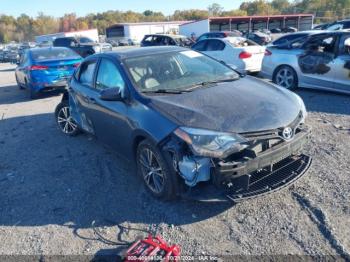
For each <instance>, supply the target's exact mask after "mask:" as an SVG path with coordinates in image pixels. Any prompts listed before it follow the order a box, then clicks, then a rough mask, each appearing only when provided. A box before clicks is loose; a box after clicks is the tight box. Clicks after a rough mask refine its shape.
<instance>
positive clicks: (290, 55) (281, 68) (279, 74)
mask: <svg viewBox="0 0 350 262" xmlns="http://www.w3.org/2000/svg"><path fill="white" fill-rule="evenodd" d="M261 74H262V76H263V77H267V78H270V79H272V80H273V82H275V83H276V84H278V85H280V86H283V87H285V88H287V89H295V88H297V87H306V88H317V89H324V90H330V91H332V90H333V91H338V92H345V93H349V94H350V32H349V31H336V32H324V33H318V34H314V35H311V36H309V37H308V38H307V39H306V40H305V41H303V42H300V41H299V42H298V41H296V42H294V43H291V45H289V46H288V47H274V46H270V47H267V49H266V52H265V56H264V59H263V64H262V71H261Z"/></svg>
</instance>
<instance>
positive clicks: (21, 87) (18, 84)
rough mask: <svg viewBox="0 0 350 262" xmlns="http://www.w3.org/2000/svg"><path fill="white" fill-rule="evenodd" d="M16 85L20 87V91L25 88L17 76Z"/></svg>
mask: <svg viewBox="0 0 350 262" xmlns="http://www.w3.org/2000/svg"><path fill="white" fill-rule="evenodd" d="M16 83H17V86H18V88H19V89H21V90H23V89H24V87H23V86H22V85H21V84H20V83H19V81H18V78H17V75H16Z"/></svg>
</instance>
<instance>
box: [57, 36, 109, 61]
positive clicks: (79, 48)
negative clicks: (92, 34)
mask: <svg viewBox="0 0 350 262" xmlns="http://www.w3.org/2000/svg"><path fill="white" fill-rule="evenodd" d="M53 46H55V47H67V48H70V49H72V50H73V51H75V52H76V53H78V54H79V55H80V56H82V57H86V56H88V55H92V54H95V53H101V52H106V51H112V45H111V44H108V43H102V44H100V43H96V42H94V41H93V40H92V39H90V38H88V37H60V38H56V39H55V40H54V41H53Z"/></svg>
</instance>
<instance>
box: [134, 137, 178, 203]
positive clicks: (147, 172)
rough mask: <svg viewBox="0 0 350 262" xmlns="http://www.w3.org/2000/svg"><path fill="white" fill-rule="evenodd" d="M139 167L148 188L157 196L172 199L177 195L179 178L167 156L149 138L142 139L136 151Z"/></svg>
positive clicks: (162, 198)
mask: <svg viewBox="0 0 350 262" xmlns="http://www.w3.org/2000/svg"><path fill="white" fill-rule="evenodd" d="M136 161H137V169H138V172H139V174H140V175H141V177H142V179H143V182H144V184H145V186H146V189H147V190H148V191H149V192H150V193H151V194H152V195H153V196H154V197H156V198H159V199H161V200H172V199H175V198H176V196H177V190H178V180H177V174H176V172H175V171H174V169H173V168H172V167H171V165H170V164H169V161H167V160H166V157H165V156H164V155H163V154H162V153H161V152H160V150H159V149H158V148H157V147H156V146H155V145H154V144H153V143H152V142H151V141H149V140H147V139H146V140H144V141H142V142H141V143H140V144H139V146H138V147H137V152H136Z"/></svg>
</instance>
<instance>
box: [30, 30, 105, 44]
mask: <svg viewBox="0 0 350 262" xmlns="http://www.w3.org/2000/svg"><path fill="white" fill-rule="evenodd" d="M60 37H88V38H90V39H92V40H93V41H95V42H98V41H99V37H98V31H97V29H89V30H82V31H73V32H60V33H56V34H48V35H39V36H36V37H35V42H37V43H42V42H44V41H49V42H53V41H54V40H55V39H56V38H60Z"/></svg>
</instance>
